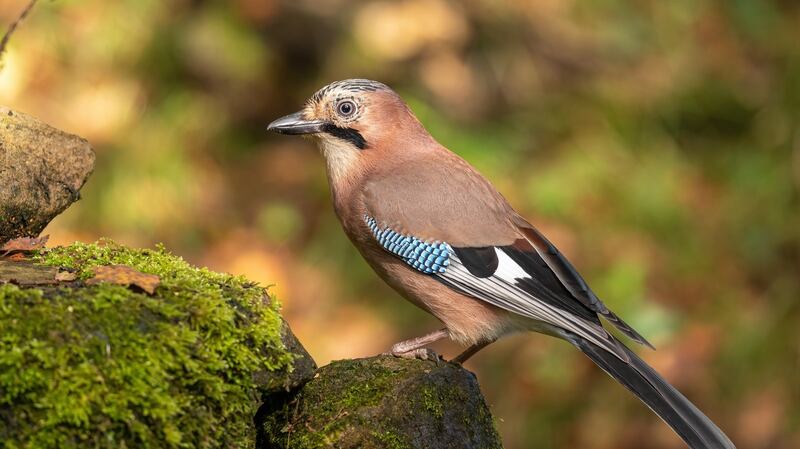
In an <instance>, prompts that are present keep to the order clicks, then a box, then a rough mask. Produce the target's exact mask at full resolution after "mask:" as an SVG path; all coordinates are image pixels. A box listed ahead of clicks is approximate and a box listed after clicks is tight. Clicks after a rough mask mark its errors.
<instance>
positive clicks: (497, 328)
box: [364, 251, 522, 344]
mask: <svg viewBox="0 0 800 449" xmlns="http://www.w3.org/2000/svg"><path fill="white" fill-rule="evenodd" d="M364 258H365V259H366V260H367V262H369V264H370V265H371V266H372V268H373V269H374V270H375V272H376V273H377V274H378V275H379V276H380V277H381V278H382V279H383V280H384V281H386V283H387V284H389V285H390V286H391V287H392V288H394V289H395V290H396V291H397V292H399V293H400V294H401V295H402V296H403V297H404V298H406V299H407V300H409V301H410V302H411V303H413V304H415V305H417V306H418V307H420V308H422V309H423V310H425V311H427V312H429V313H430V314H432V315H433V316H435V317H436V318H438V319H439V321H441V322H442V323H444V325H445V327H447V329H448V331H449V332H450V337H451V338H452V339H453V340H456V341H458V342H460V343H464V344H473V343H477V342H481V341H490V340H495V339H497V338H499V337H501V336H502V335H504V334H507V333H510V332H515V331H518V330H522V325H521V323H520V322H519V319H518V317H516V316H515V315H513V314H511V313H510V312H507V311H505V310H502V309H500V308H498V307H495V306H493V305H491V304H488V303H485V302H483V301H480V300H477V299H475V298H471V297H469V296H465V295H462V294H460V293H458V292H456V291H454V290H452V289H450V288H449V287H447V286H446V285H444V284H442V283H441V282H439V281H438V280H436V278H435V277H434V276H432V275H429V274H423V273H420V272H418V271H415V270H414V269H412V268H411V267H409V266H408V265H407V264H406V263H405V262H403V261H402V260H400V259H398V258H396V257H394V256H392V255H389V254H386V253H384V252H383V251H381V252H380V253H377V252H376V253H366V254H364Z"/></svg>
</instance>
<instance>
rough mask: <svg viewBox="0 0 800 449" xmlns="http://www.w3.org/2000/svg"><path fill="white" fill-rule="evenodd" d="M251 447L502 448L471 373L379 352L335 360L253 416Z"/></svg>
mask: <svg viewBox="0 0 800 449" xmlns="http://www.w3.org/2000/svg"><path fill="white" fill-rule="evenodd" d="M256 423H257V426H258V430H259V435H258V441H257V445H256V448H257V449H311V448H339V449H350V448H353V449H354V448H363V449H378V448H382V449H383V448H388V449H417V448H425V449H437V448H456V447H457V448H463V449H473V448H474V449H479V448H480V449H494V448H501V447H502V444H501V442H500V438H499V436H498V434H497V432H496V430H495V427H494V423H493V419H492V416H491V414H490V412H489V408H488V407H487V405H486V403H485V402H484V400H483V396H482V395H481V393H480V389H479V387H478V383H477V381H476V380H475V377H474V375H472V373H470V372H468V371H466V370H464V369H463V368H461V366H460V365H457V364H451V363H444V362H441V363H438V364H437V363H435V362H430V361H422V360H406V359H398V358H395V357H391V356H379V357H373V358H369V359H359V360H342V361H338V362H333V363H331V364H330V365H328V366H324V367H322V368H320V369H319V370H318V371H317V375H316V376H315V377H314V379H312V380H311V381H310V382H309V383H307V384H305V385H304V386H303V387H302V388H300V389H299V390H298V391H297V392H295V393H293V394H288V395H284V396H277V395H276V396H273V397H271V398H269V399H268V401H267V403H265V405H264V406H263V407H262V409H261V410H259V413H258V415H257V416H256Z"/></svg>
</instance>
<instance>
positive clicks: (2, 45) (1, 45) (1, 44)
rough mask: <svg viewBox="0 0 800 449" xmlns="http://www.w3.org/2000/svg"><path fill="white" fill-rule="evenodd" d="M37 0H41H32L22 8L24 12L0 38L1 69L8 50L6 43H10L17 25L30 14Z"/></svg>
mask: <svg viewBox="0 0 800 449" xmlns="http://www.w3.org/2000/svg"><path fill="white" fill-rule="evenodd" d="M37 1H39V0H31V1H30V2H29V3H28V6H26V7H25V9H23V10H22V12H21V13H20V14H19V17H17V20H15V21H14V22H12V23H11V25H9V27H8V31H6V34H5V35H3V39H2V40H0V69H2V68H3V54H4V53H5V52H6V45H8V40H9V39H11V35H12V34H14V31H16V29H17V26H19V24H20V23H22V21H23V20H25V17H27V16H28V14H29V13H30V12H31V10H32V9H33V6H34V5H35V4H36V2H37Z"/></svg>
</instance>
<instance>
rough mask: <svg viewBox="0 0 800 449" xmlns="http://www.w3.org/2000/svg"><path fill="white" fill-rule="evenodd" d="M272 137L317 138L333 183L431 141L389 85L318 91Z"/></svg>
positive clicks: (353, 84) (344, 85)
mask: <svg viewBox="0 0 800 449" xmlns="http://www.w3.org/2000/svg"><path fill="white" fill-rule="evenodd" d="M267 129H268V130H269V131H274V132H277V133H281V134H293V135H306V136H309V137H312V138H314V139H315V140H316V141H317V143H318V145H319V147H320V149H321V150H322V153H323V155H324V156H325V159H326V161H327V165H328V172H329V174H330V175H331V177H332V178H333V179H335V178H338V177H340V176H341V175H346V174H348V173H349V172H352V171H353V170H352V169H353V168H357V167H359V166H363V165H364V164H365V163H366V161H367V160H370V159H374V158H375V157H379V156H380V155H381V153H382V152H385V151H389V149H395V150H396V149H397V148H398V145H401V144H402V142H403V141H406V142H408V140H411V141H415V140H416V141H419V140H420V139H427V138H429V135H428V133H427V132H426V131H425V129H424V128H423V127H422V125H421V124H420V123H419V121H418V120H417V118H416V117H415V116H414V114H413V113H412V112H411V110H410V109H409V108H408V106H406V104H405V103H404V102H403V100H402V99H401V98H400V96H399V95H397V94H396V93H395V92H394V91H393V90H392V89H390V88H389V87H388V86H386V85H385V84H383V83H379V82H377V81H370V80H365V79H348V80H343V81H336V82H333V83H331V84H328V85H327V86H325V87H323V88H322V89H320V90H318V91H317V92H316V93H315V94H314V95H313V96H311V98H309V99H308V101H306V104H305V107H303V109H302V110H300V111H299V112H295V113H294V114H289V115H287V116H285V117H281V118H279V119H277V120H275V121H274V122H272V123H270V124H269V126H268V128H267Z"/></svg>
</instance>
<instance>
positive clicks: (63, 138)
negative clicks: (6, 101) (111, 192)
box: [0, 107, 95, 244]
mask: <svg viewBox="0 0 800 449" xmlns="http://www.w3.org/2000/svg"><path fill="white" fill-rule="evenodd" d="M94 162H95V154H94V151H93V150H92V148H91V146H90V145H89V143H88V142H87V141H86V139H83V138H81V137H78V136H76V135H73V134H69V133H66V132H64V131H60V130H58V129H55V128H53V127H50V126H48V125H46V124H44V123H42V122H41V121H39V120H37V119H35V118H33V117H30V116H28V115H25V114H21V113H19V112H14V111H12V110H10V109H8V108H5V107H0V244H2V243H3V242H6V241H8V240H10V239H12V238H16V237H35V236H37V235H39V233H40V232H42V230H43V229H44V228H45V226H47V224H48V223H50V221H51V220H52V219H53V218H54V217H55V216H57V215H58V214H60V213H61V212H63V211H64V210H65V209H66V208H67V207H69V205H70V204H72V203H74V202H75V201H77V200H78V199H79V198H80V194H79V192H80V189H81V187H83V185H84V183H85V182H86V180H87V179H88V178H89V175H91V173H92V170H93V169H94Z"/></svg>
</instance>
